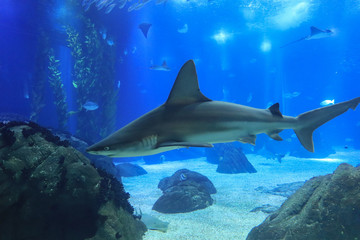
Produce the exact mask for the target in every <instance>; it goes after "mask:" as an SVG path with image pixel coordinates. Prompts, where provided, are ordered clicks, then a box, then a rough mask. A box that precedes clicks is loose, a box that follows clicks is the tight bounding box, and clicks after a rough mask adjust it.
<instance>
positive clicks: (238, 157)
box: [206, 143, 257, 174]
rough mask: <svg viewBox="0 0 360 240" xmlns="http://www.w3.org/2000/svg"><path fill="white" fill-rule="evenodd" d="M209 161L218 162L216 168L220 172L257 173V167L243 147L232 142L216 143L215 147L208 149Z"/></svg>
mask: <svg viewBox="0 0 360 240" xmlns="http://www.w3.org/2000/svg"><path fill="white" fill-rule="evenodd" d="M206 157H207V161H208V162H210V163H218V168H217V169H216V171H217V172H219V173H230V174H233V173H256V172H257V171H256V169H255V168H254V167H253V165H252V164H251V163H250V162H249V160H248V159H247V157H246V156H245V154H244V153H243V152H242V150H241V148H239V147H234V145H233V144H231V143H225V144H218V145H215V147H214V148H213V149H207V150H206Z"/></svg>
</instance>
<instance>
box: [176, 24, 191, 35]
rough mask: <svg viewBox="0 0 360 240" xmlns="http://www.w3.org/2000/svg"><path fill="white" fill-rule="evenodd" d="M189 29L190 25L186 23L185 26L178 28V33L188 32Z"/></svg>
mask: <svg viewBox="0 0 360 240" xmlns="http://www.w3.org/2000/svg"><path fill="white" fill-rule="evenodd" d="M188 30H189V28H188V25H187V24H186V23H185V24H184V26H182V27H181V28H178V30H177V31H178V33H187V31H188Z"/></svg>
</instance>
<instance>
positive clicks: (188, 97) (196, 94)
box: [165, 60, 211, 105]
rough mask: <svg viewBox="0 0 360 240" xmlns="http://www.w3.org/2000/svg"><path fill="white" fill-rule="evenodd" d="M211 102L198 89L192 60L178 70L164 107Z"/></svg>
mask: <svg viewBox="0 0 360 240" xmlns="http://www.w3.org/2000/svg"><path fill="white" fill-rule="evenodd" d="M206 101H211V100H210V99H209V98H207V97H205V96H204V95H203V94H202V93H201V92H200V89H199V82H198V78H197V74H196V69H195V64H194V61H193V60H189V61H187V62H186V63H185V64H184V65H183V66H182V67H181V69H180V71H179V73H178V75H177V77H176V80H175V83H174V85H173V87H172V89H171V92H170V95H169V97H168V99H167V101H166V103H165V105H173V104H175V105H177V104H190V103H195V102H206Z"/></svg>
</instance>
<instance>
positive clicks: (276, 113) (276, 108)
mask: <svg viewBox="0 0 360 240" xmlns="http://www.w3.org/2000/svg"><path fill="white" fill-rule="evenodd" d="M268 110H269V111H270V112H271V114H272V115H273V116H277V117H281V118H282V117H283V115H282V114H281V112H280V110H279V103H275V104H273V105H272V106H271V107H269V108H268Z"/></svg>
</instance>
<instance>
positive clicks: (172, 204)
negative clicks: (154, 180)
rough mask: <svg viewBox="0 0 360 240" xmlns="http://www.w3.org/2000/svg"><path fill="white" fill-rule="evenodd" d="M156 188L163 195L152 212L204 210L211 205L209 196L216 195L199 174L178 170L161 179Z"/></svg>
mask: <svg viewBox="0 0 360 240" xmlns="http://www.w3.org/2000/svg"><path fill="white" fill-rule="evenodd" d="M158 187H159V188H160V189H161V190H162V191H163V195H162V196H161V197H160V198H159V199H158V200H157V201H156V202H155V204H154V206H153V210H155V211H158V212H162V213H184V212H191V211H195V210H198V209H203V208H206V207H208V206H210V205H212V203H213V199H212V198H211V196H210V194H214V193H216V189H215V187H214V185H213V184H212V182H211V181H210V180H209V179H208V178H207V177H205V176H204V175H201V174H200V173H197V172H193V171H190V170H188V169H180V170H178V171H176V172H175V173H174V174H173V175H172V176H171V177H166V178H163V179H162V180H161V181H160V183H159V185H158Z"/></svg>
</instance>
